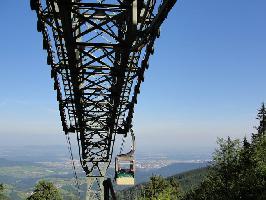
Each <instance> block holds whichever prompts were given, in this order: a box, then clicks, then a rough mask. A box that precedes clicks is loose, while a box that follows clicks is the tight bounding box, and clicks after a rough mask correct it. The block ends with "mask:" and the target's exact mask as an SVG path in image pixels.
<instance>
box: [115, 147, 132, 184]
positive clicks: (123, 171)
mask: <svg viewBox="0 0 266 200" xmlns="http://www.w3.org/2000/svg"><path fill="white" fill-rule="evenodd" d="M115 181H116V184H117V185H134V184H135V158H134V150H131V151H130V152H129V153H127V154H120V155H117V156H116V158H115Z"/></svg>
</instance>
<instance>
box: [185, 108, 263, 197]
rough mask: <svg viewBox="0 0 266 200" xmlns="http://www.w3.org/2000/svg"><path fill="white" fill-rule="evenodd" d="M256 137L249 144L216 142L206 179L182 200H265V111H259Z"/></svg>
mask: <svg viewBox="0 0 266 200" xmlns="http://www.w3.org/2000/svg"><path fill="white" fill-rule="evenodd" d="M257 119H259V120H260V122H259V127H257V128H256V129H257V133H256V134H253V135H252V140H251V143H249V142H248V141H247V139H246V138H244V140H243V144H240V141H239V140H231V139H230V138H229V137H228V139H227V140H223V139H219V140H218V145H219V148H218V149H217V150H216V151H215V153H214V156H213V161H214V163H213V166H212V168H211V171H210V173H209V175H208V176H207V178H206V179H205V180H204V181H203V182H202V183H201V184H200V186H199V187H197V188H196V189H193V190H190V191H189V192H187V193H186V195H185V196H184V197H183V200H229V199H230V200H231V199H247V200H265V199H266V189H265V188H266V156H265V154H266V134H265V133H266V109H265V106H264V104H263V105H262V107H261V108H260V109H259V112H258V117H257Z"/></svg>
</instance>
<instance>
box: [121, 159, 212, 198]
mask: <svg viewBox="0 0 266 200" xmlns="http://www.w3.org/2000/svg"><path fill="white" fill-rule="evenodd" d="M171 167H173V166H171ZM171 167H170V168H171ZM208 171H209V167H207V166H206V164H205V166H204V167H202V168H198V169H193V170H190V171H186V172H183V173H178V174H175V175H173V176H169V177H167V178H166V179H170V178H172V177H174V178H175V179H177V181H178V182H179V183H180V185H181V188H182V189H183V191H184V192H186V191H188V190H189V189H191V188H194V187H196V186H198V185H199V184H200V183H201V182H202V180H203V179H204V178H205V177H206V176H207V174H208ZM145 184H147V183H140V184H137V185H136V186H134V187H131V188H127V189H124V190H122V191H118V192H117V195H118V196H119V197H120V198H121V197H122V199H123V197H127V196H131V197H132V196H135V195H136V196H137V195H138V194H139V193H140V191H141V188H143V187H144V186H145Z"/></svg>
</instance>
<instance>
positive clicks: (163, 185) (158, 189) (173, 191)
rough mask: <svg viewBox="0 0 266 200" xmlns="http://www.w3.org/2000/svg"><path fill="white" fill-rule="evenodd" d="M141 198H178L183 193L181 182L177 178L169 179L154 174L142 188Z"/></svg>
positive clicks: (155, 199)
mask: <svg viewBox="0 0 266 200" xmlns="http://www.w3.org/2000/svg"><path fill="white" fill-rule="evenodd" d="M141 193H142V194H141V198H140V199H141V200H177V199H179V198H180V196H181V194H182V189H181V187H180V184H179V183H178V181H177V180H176V179H175V178H170V179H169V180H167V179H164V178H162V177H161V176H153V177H151V178H150V181H149V182H148V184H146V185H145V186H144V188H142V190H141Z"/></svg>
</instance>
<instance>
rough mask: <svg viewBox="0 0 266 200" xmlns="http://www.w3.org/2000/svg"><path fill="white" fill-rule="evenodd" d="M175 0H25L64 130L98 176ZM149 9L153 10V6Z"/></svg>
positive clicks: (128, 117) (128, 119)
mask: <svg viewBox="0 0 266 200" xmlns="http://www.w3.org/2000/svg"><path fill="white" fill-rule="evenodd" d="M175 2H176V0H163V1H162V2H161V3H159V4H158V5H159V6H156V5H157V4H156V0H102V1H96V0H35V1H34V0H32V1H31V7H32V9H34V10H36V12H37V18H38V21H37V29H38V31H39V32H42V34H43V47H44V49H46V50H47V53H48V56H47V63H48V64H49V65H51V67H52V70H51V76H52V78H53V79H54V89H55V90H56V91H57V100H58V102H59V110H60V116H61V120H62V126H63V130H64V131H65V133H66V134H69V133H71V132H73V133H76V134H77V138H78V143H79V146H80V161H81V165H82V167H83V169H84V171H85V172H86V174H87V176H88V177H95V179H97V178H102V177H104V176H105V172H106V168H107V166H108V165H109V163H110V161H111V157H112V150H113V145H114V141H115V137H116V134H124V135H127V133H128V132H129V130H130V128H131V127H132V117H133V112H134V105H135V104H136V103H137V95H138V94H139V92H140V85H141V83H142V82H143V81H144V72H145V69H147V68H148V67H149V64H148V60H149V57H150V55H151V54H153V45H154V41H155V39H156V37H158V36H159V27H160V25H161V24H162V22H163V21H164V20H165V18H166V17H167V15H168V12H169V11H170V10H171V8H172V7H173V5H174V4H175ZM155 10H156V11H155Z"/></svg>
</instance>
